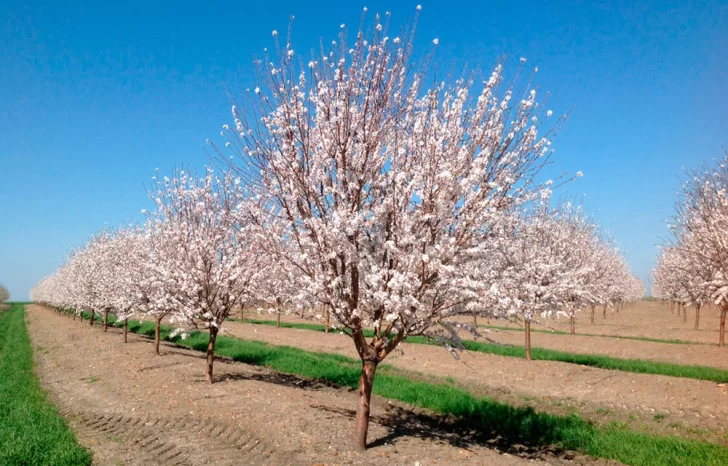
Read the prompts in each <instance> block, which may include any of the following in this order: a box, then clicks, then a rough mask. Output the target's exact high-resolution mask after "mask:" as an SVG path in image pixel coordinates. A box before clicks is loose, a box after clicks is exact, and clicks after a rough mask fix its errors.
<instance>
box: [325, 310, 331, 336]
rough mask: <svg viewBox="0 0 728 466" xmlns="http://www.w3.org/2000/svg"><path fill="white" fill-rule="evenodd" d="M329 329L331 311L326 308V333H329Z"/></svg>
mask: <svg viewBox="0 0 728 466" xmlns="http://www.w3.org/2000/svg"><path fill="white" fill-rule="evenodd" d="M329 330H331V311H330V310H329V309H326V333H329Z"/></svg>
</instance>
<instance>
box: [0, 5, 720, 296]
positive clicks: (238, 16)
mask: <svg viewBox="0 0 728 466" xmlns="http://www.w3.org/2000/svg"><path fill="white" fill-rule="evenodd" d="M246 3H247V2H213V1H208V2H185V1H175V2H154V1H151V0H147V1H144V2H138V1H135V0H132V1H127V2H72V1H69V2H65V1H55V2H33V1H16V0H4V1H3V2H1V3H0V282H4V283H5V284H6V285H7V286H8V288H9V289H10V291H11V294H12V297H13V298H14V299H26V298H27V296H28V290H29V289H30V287H31V286H32V285H33V284H34V283H35V282H37V281H38V280H39V279H40V278H42V277H43V276H44V275H46V274H49V273H51V272H52V271H53V270H54V269H55V268H56V267H57V266H58V264H59V263H60V261H61V259H62V258H63V256H64V255H65V254H66V252H67V251H68V250H69V249H70V248H71V247H74V246H77V245H79V244H81V243H82V242H83V241H84V240H86V239H87V238H88V237H89V236H90V235H91V234H93V233H94V232H95V231H96V230H98V229H99V228H101V227H102V226H104V225H112V226H115V225H119V224H121V223H124V222H126V221H128V220H130V219H135V218H138V217H139V211H140V209H141V208H143V207H145V206H147V204H148V203H147V200H146V194H145V190H144V186H143V185H144V182H145V181H147V180H149V179H150V178H151V177H152V176H153V175H154V173H153V172H154V169H155V168H157V167H159V168H160V169H162V170H167V171H169V170H170V169H171V168H172V167H174V166H193V167H201V166H202V165H204V164H205V163H206V162H207V155H206V153H205V151H204V141H205V139H206V138H211V139H214V138H215V137H217V135H218V134H219V130H220V127H221V126H222V125H223V124H225V123H229V122H230V116H229V100H228V92H230V93H231V94H234V95H235V94H240V93H241V92H242V91H243V90H244V89H245V88H247V87H252V86H253V83H254V81H253V77H252V73H251V72H252V69H253V67H252V60H253V57H254V55H255V54H258V55H260V53H261V51H262V49H263V48H264V47H271V46H272V38H271V31H272V30H273V29H277V30H279V31H284V30H286V28H287V24H288V18H289V16H290V15H291V14H293V15H295V21H294V28H293V43H294V46H295V47H296V48H297V49H298V50H309V49H311V48H313V47H316V46H317V44H318V43H319V39H320V38H323V39H325V41H326V42H328V41H330V40H331V39H334V38H335V36H336V34H337V33H338V30H339V29H338V26H339V24H341V23H346V24H348V25H350V26H351V27H352V28H354V27H356V25H357V24H358V22H359V18H360V15H361V8H362V7H363V6H365V5H366V6H367V7H368V8H369V13H370V14H371V13H373V12H375V11H379V12H384V11H391V12H392V21H393V23H394V24H395V25H398V24H402V23H404V22H406V21H407V20H408V19H411V18H412V17H413V15H414V12H415V6H416V4H417V2H416V1H415V2H411V3H409V2H402V1H396V2H395V1H389V2H379V1H377V2H371V1H369V2H361V3H356V2H343V1H337V2H301V1H297V2H287V1H279V2H276V3H274V4H268V5H266V2H255V3H251V4H246ZM422 5H423V9H422V12H421V17H420V22H419V26H418V30H417V43H416V46H419V49H420V50H422V51H425V52H426V51H429V49H430V47H431V41H432V39H433V38H435V37H437V38H439V40H440V45H439V47H438V51H437V55H436V60H437V61H438V63H439V64H440V66H441V67H447V68H450V67H451V66H453V64H454V65H455V66H457V67H458V68H460V67H462V66H463V65H466V64H467V65H469V66H471V67H479V68H481V69H483V70H486V71H487V70H488V69H490V68H491V67H492V65H493V64H494V63H495V62H496V61H497V60H498V59H499V57H501V56H503V55H506V56H507V57H508V59H507V60H508V61H507V65H506V66H507V67H509V68H510V69H513V68H515V67H516V66H517V64H518V63H517V62H518V57H521V56H524V57H527V58H528V63H529V64H531V65H538V67H539V69H540V71H539V73H538V83H539V85H540V87H541V88H542V89H544V90H548V91H549V92H551V97H550V101H549V103H550V106H551V107H553V109H554V110H555V111H557V112H561V111H566V110H568V109H569V108H572V107H573V112H572V114H571V116H570V118H569V121H568V122H567V124H566V126H565V128H564V129H563V130H562V132H561V133H560V134H559V136H558V139H557V141H556V144H555V149H556V154H555V159H554V160H555V162H556V167H555V169H556V170H558V171H561V170H567V171H570V172H571V173H574V172H576V171H577V170H582V171H583V172H584V174H585V176H584V178H581V179H580V180H579V181H578V182H575V183H573V184H571V185H569V186H568V188H567V189H565V190H562V193H561V194H563V195H569V196H579V197H581V196H582V195H584V197H583V202H584V205H585V207H586V209H587V210H588V211H590V212H592V213H594V214H595V216H596V217H597V219H598V220H599V221H600V223H601V224H602V225H603V227H604V228H606V229H607V230H609V231H610V232H611V233H612V235H613V236H614V237H615V238H616V240H617V241H618V242H619V243H620V244H621V245H622V247H623V249H624V251H625V254H626V257H627V259H628V261H629V262H630V264H631V266H632V268H633V270H634V271H635V272H636V273H637V274H638V275H639V276H641V277H642V278H647V277H648V276H649V270H650V268H651V266H652V263H653V260H654V257H655V244H656V243H657V242H659V241H660V237H664V236H665V235H666V229H665V227H664V221H665V219H666V218H667V217H668V216H669V215H670V214H671V211H672V204H673V201H674V199H675V189H676V188H677V187H678V186H679V181H678V175H679V174H680V173H681V172H682V167H683V166H685V167H693V166H696V165H698V164H700V163H702V162H703V161H707V160H710V159H711V158H714V157H719V156H721V155H722V150H723V147H724V146H728V71H727V69H728V67H726V66H725V64H726V63H728V2H725V1H722V2H721V1H709V2H688V1H682V2H673V1H655V2H652V3H649V2H647V3H645V2H633V1H618V2H615V1H604V2H601V3H596V2H595V3H591V2H559V3H556V2H544V1H526V0H524V1H521V2H514V1H489V2H458V1H456V0H448V1H439V2H426V1H423V2H422Z"/></svg>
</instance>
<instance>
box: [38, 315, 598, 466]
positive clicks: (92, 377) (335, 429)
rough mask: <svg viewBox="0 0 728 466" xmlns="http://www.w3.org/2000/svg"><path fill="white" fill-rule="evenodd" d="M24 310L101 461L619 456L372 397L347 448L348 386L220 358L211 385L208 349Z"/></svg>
mask: <svg viewBox="0 0 728 466" xmlns="http://www.w3.org/2000/svg"><path fill="white" fill-rule="evenodd" d="M27 309H28V313H27V320H28V331H29V333H30V335H31V338H32V341H33V345H34V350H35V355H36V361H37V370H38V375H39V377H40V379H41V383H42V384H43V387H44V389H46V390H47V391H48V392H49V394H50V398H51V399H52V400H53V401H54V402H55V403H56V404H57V405H58V406H59V407H60V409H61V411H62V413H63V414H64V416H65V417H66V418H67V419H69V423H70V425H71V427H72V428H73V429H74V430H75V431H76V432H77V434H78V435H79V439H80V441H81V442H82V443H83V444H85V445H87V446H89V447H90V448H91V449H92V450H93V452H94V459H95V463H96V464H99V465H121V464H124V465H142V464H144V465H149V464H160V465H198V464H217V465H232V464H236V465H237V464H274V465H285V464H295V465H299V464H363V465H368V464H372V465H373V464H381V463H382V462H386V463H387V464H408V465H413V464H418V463H419V464H420V465H423V466H424V465H430V464H489V465H496V466H498V465H518V464H526V463H528V464H546V463H548V464H566V463H567V462H568V463H569V464H602V465H604V464H612V463H607V462H605V461H601V460H592V459H589V458H584V457H582V456H575V457H572V456H571V455H568V456H567V458H569V459H570V460H567V458H562V457H555V456H553V454H551V453H549V452H532V451H528V450H525V449H523V451H521V452H520V453H519V455H520V456H515V455H514V454H511V453H502V452H500V451H498V450H495V449H492V448H486V447H485V446H484V445H483V443H480V440H477V439H475V438H473V437H472V434H468V433H464V432H458V431H448V430H447V429H446V428H444V427H443V426H446V425H447V421H446V420H443V419H440V418H437V417H434V416H431V415H429V414H427V413H425V412H422V411H419V410H412V409H411V408H409V407H407V406H405V405H401V404H398V403H393V402H389V401H386V400H383V399H380V398H376V397H375V400H374V403H373V413H374V415H375V419H374V420H373V422H372V426H371V428H370V442H371V443H372V448H370V449H369V450H367V451H366V452H364V453H358V452H354V451H350V450H349V449H348V445H349V438H350V433H351V429H352V417H353V415H354V413H353V411H352V408H353V407H354V406H355V401H356V394H355V393H354V392H352V391H350V390H345V389H336V388H331V387H327V386H324V385H321V384H318V383H314V382H311V381H307V380H303V379H299V378H296V377H290V376H284V375H281V374H277V373H275V372H272V371H268V370H265V369H261V368H258V367H253V366H248V365H245V364H240V363H229V362H224V361H219V362H216V365H215V370H216V375H217V378H218V380H219V382H217V383H215V384H214V385H209V384H207V383H205V382H204V378H203V366H204V360H203V359H202V357H201V355H200V353H197V352H193V351H188V350H183V349H180V348H176V347H173V346H171V345H168V344H164V345H163V354H162V356H155V355H154V352H153V349H152V343H151V342H150V341H149V340H148V339H146V338H143V337H139V336H137V335H133V334H130V335H129V343H128V344H124V343H123V341H122V337H121V333H120V331H119V330H117V329H109V331H108V332H107V333H103V332H102V330H101V327H100V326H94V327H93V328H89V326H88V324H87V323H83V324H81V323H79V322H74V321H72V320H70V319H67V318H65V317H60V316H57V315H55V314H53V313H52V312H50V311H49V310H46V309H44V308H41V307H38V306H32V305H31V306H27ZM247 327H251V326H250V325H248V326H247ZM273 330H275V329H273ZM253 333H254V332H253ZM309 333H310V332H309ZM326 340H327V341H339V340H337V339H336V337H334V336H329V337H328V338H327V339H326ZM515 450H518V448H515ZM511 451H512V452H513V451H514V450H511Z"/></svg>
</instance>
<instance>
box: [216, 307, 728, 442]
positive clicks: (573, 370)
mask: <svg viewBox="0 0 728 466" xmlns="http://www.w3.org/2000/svg"><path fill="white" fill-rule="evenodd" d="M225 327H226V329H227V330H228V332H229V334H230V335H232V336H238V337H241V338H246V339H252V340H262V341H267V342H270V343H273V344H277V345H290V346H296V347H299V348H304V349H308V350H313V351H324V352H332V353H340V354H344V355H347V356H350V357H352V358H356V357H357V355H356V351H355V349H354V345H353V343H352V342H351V340H350V339H349V338H348V337H346V336H344V335H342V334H339V333H329V334H324V333H322V332H314V331H310V330H299V329H291V328H280V329H278V328H275V327H270V326H265V325H253V324H248V323H245V324H241V323H240V322H228V323H226V324H225ZM542 336H545V337H555V336H558V335H545V334H540V333H538V334H534V336H533V338H534V339H535V338H541V337H542ZM564 337H569V336H568V335H566V336H564ZM584 338H586V337H584ZM600 340H610V339H609V338H601V339H600ZM627 342H628V340H622V341H620V340H615V341H614V342H612V344H614V345H619V344H632V343H643V342H633V341H629V343H627ZM589 344H590V345H592V347H593V346H594V344H593V343H589ZM653 345H656V343H653ZM662 346H668V347H673V346H680V347H683V346H689V345H665V344H662ZM401 349H402V353H393V354H392V355H390V356H389V357H388V358H387V360H386V361H385V363H388V364H391V365H392V366H395V367H398V368H401V369H405V370H408V371H415V372H417V371H420V372H424V373H426V374H431V375H435V376H439V377H443V378H444V377H451V378H452V379H454V380H455V381H457V382H458V383H459V384H460V385H462V386H464V387H466V388H468V389H469V390H470V391H472V392H474V393H481V394H485V395H488V396H492V397H496V398H499V399H503V400H504V401H508V402H513V399H514V398H521V399H523V400H525V401H527V402H528V404H531V405H535V406H536V407H537V408H538V409H549V410H550V411H555V412H568V411H569V410H570V409H575V408H576V409H578V410H579V411H581V412H583V413H584V414H585V415H587V417H589V418H592V419H594V420H597V421H599V420H602V421H612V420H619V421H629V422H630V423H631V422H632V421H639V422H636V424H638V425H639V426H638V427H639V428H646V429H650V430H653V431H658V432H665V431H667V432H675V433H680V434H683V433H685V432H682V431H681V429H680V428H681V427H690V428H693V429H692V434H695V433H696V432H698V431H696V430H695V428H698V429H707V430H710V431H712V432H714V434H709V435H707V436H705V437H707V438H712V439H714V440H715V439H721V437H723V435H724V434H723V433H722V431H723V429H724V428H725V426H726V419H728V387H727V386H726V385H725V384H717V383H714V382H709V381H702V380H694V379H686V378H677V377H666V376H660V375H651V374H636V373H630V372H622V371H612V370H604V369H597V368H593V367H586V366H581V365H576V364H568V363H561V362H554V361H526V360H525V359H520V358H513V357H506V356H496V355H491V354H485V353H478V352H465V353H464V354H463V355H462V357H461V361H460V362H458V361H455V360H454V359H453V357H452V356H451V355H450V353H449V352H447V351H446V350H444V349H443V348H440V347H438V346H429V345H419V344H407V343H405V344H403V345H401ZM587 349H588V348H587ZM716 349H719V348H716ZM586 352H589V351H586ZM656 415H657V416H656ZM682 430H685V429H682ZM688 430H690V429H688ZM688 433H690V432H688ZM722 440H725V439H724V438H723V439H722Z"/></svg>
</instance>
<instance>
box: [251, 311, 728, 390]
mask: <svg viewBox="0 0 728 466" xmlns="http://www.w3.org/2000/svg"><path fill="white" fill-rule="evenodd" d="M245 322H249V323H251V324H257V325H268V326H275V325H276V322H275V321H273V320H257V319H245ZM281 327H283V328H297V329H304V330H314V331H319V332H323V331H324V330H325V327H324V325H321V324H306V323H293V322H281ZM364 334H365V335H366V336H367V337H371V336H372V335H373V331H372V330H365V331H364ZM407 342H408V343H417V344H430V342H429V341H428V340H427V339H426V338H424V337H409V338H407ZM433 344H434V343H433ZM463 346H465V348H466V349H468V350H470V351H476V352H479V353H488V354H496V355H499V356H510V357H517V358H525V357H526V350H525V348H524V347H523V346H514V345H497V344H494V343H485V342H480V341H473V340H464V341H463ZM531 354H532V357H533V359H540V360H543V361H559V362H566V363H570V364H579V365H582V366H591V367H598V368H600V369H610V370H618V371H624V372H635V373H638V374H655V375H667V376H670V377H682V378H688V379H698V380H709V381H712V382H718V383H726V382H728V371H727V370H724V369H717V368H715V367H708V366H696V365H683V364H672V363H667V362H655V361H646V360H643V359H621V358H613V357H610V356H602V355H596V354H578V353H567V352H564V351H556V350H550V349H546V348H531Z"/></svg>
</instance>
